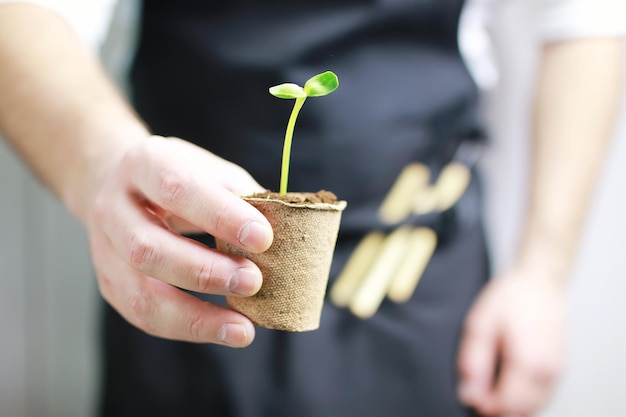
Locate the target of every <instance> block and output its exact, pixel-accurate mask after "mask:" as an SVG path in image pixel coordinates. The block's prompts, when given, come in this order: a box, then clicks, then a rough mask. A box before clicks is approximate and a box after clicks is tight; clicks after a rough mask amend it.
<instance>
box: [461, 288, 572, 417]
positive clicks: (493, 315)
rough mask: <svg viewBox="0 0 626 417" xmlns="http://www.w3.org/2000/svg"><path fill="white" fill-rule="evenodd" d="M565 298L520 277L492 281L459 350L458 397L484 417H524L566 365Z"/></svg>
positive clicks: (547, 392) (468, 323)
mask: <svg viewBox="0 0 626 417" xmlns="http://www.w3.org/2000/svg"><path fill="white" fill-rule="evenodd" d="M562 298H563V296H562V294H560V293H559V292H555V291H553V290H551V286H550V285H546V284H544V283H540V284H537V283H536V282H534V281H532V280H529V279H517V278H516V276H514V277H512V278H511V277H509V278H500V279H499V280H496V281H492V283H491V284H490V285H489V286H488V288H487V289H486V291H484V292H483V294H481V296H480V297H479V299H478V301H477V302H476V304H475V306H474V307H473V308H472V310H471V312H470V314H469V316H468V318H467V320H466V323H465V327H464V333H463V338H462V341H461V346H460V351H459V371H460V384H459V397H460V399H461V401H462V402H463V403H464V404H466V405H468V406H469V407H472V408H474V409H476V410H477V411H478V412H480V413H481V414H482V415H485V416H500V415H507V416H514V417H526V416H530V415H532V414H534V413H535V412H536V411H537V410H539V408H540V407H541V406H543V405H544V404H545V402H546V400H547V399H548V397H549V395H550V393H551V391H552V388H553V386H554V384H555V381H556V378H557V376H558V375H559V373H560V371H561V369H562V367H563V351H564V349H563V340H564V339H563V329H564V325H563V324H564V323H563V321H562V312H561V307H559V306H560V304H561V303H562Z"/></svg>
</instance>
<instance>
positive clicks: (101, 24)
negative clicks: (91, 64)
mask: <svg viewBox="0 0 626 417" xmlns="http://www.w3.org/2000/svg"><path fill="white" fill-rule="evenodd" d="M117 1H118V0H20V1H14V0H0V3H30V4H36V5H38V6H40V7H43V8H46V9H49V10H53V11H55V12H57V13H58V14H60V15H61V16H63V17H64V18H65V19H66V20H67V21H68V23H69V24H70V25H71V26H72V27H73V28H74V30H75V31H76V33H77V34H78V36H80V38H81V39H82V40H83V42H85V44H86V45H87V46H89V47H90V48H91V49H93V50H94V51H95V50H98V49H99V48H100V46H101V45H102V43H103V42H104V40H105V39H106V36H107V33H108V29H109V26H110V24H111V19H112V17H113V11H114V9H115V6H116V4H117Z"/></svg>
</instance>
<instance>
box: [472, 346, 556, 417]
mask: <svg viewBox="0 0 626 417" xmlns="http://www.w3.org/2000/svg"><path fill="white" fill-rule="evenodd" d="M555 375H556V369H555V367H554V365H552V364H543V363H542V362H541V361H540V360H539V358H537V357H532V356H531V355H528V354H524V353H522V354H521V355H515V356H511V357H510V358H506V359H504V360H503V363H502V370H501V373H500V376H499V378H498V381H497V384H496V387H495V392H494V394H493V397H492V399H491V400H490V401H488V402H485V403H484V405H483V406H482V407H481V409H482V410H483V411H484V412H485V413H486V414H489V415H496V414H499V413H502V412H504V411H506V413H507V415H512V416H516V417H518V416H519V417H525V416H530V415H532V414H533V413H534V412H535V411H536V410H537V408H538V407H540V406H541V405H542V404H544V403H545V401H546V400H547V398H548V396H549V394H550V393H551V390H552V386H553V384H554V382H555Z"/></svg>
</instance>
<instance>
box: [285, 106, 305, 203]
mask: <svg viewBox="0 0 626 417" xmlns="http://www.w3.org/2000/svg"><path fill="white" fill-rule="evenodd" d="M305 100H306V97H298V98H296V102H295V104H294V105H293V110H292V111H291V116H289V122H288V123H287V130H286V131H285V143H284V145H283V163H282V167H281V171H280V194H281V195H284V194H286V193H287V181H288V177H289V159H290V158H291V139H292V138H293V130H294V127H295V126H296V119H297V118H298V113H300V109H301V108H302V105H303V104H304V101H305Z"/></svg>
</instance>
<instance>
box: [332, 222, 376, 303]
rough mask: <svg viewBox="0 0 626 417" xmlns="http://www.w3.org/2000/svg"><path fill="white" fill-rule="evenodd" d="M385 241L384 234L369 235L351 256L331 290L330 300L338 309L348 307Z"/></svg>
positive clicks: (373, 233)
mask: <svg viewBox="0 0 626 417" xmlns="http://www.w3.org/2000/svg"><path fill="white" fill-rule="evenodd" d="M383 240H384V235H383V233H382V232H372V233H368V234H367V235H366V236H365V237H364V238H363V239H362V240H361V241H360V242H359V244H358V245H357V247H356V248H355V249H354V252H352V255H350V259H348V262H347V263H346V265H345V266H344V267H343V270H342V271H341V273H340V274H339V276H338V277H337V280H336V281H335V283H334V284H333V286H332V288H331V290H330V300H331V301H332V302H333V303H334V304H335V305H336V306H337V307H347V306H348V304H349V303H350V299H352V296H353V295H354V293H355V291H356V289H357V288H358V287H359V284H360V283H361V281H362V280H363V278H364V277H365V275H366V274H367V271H368V269H370V267H371V266H372V264H373V263H374V259H376V256H377V254H378V253H379V252H380V248H381V246H382V243H383Z"/></svg>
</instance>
